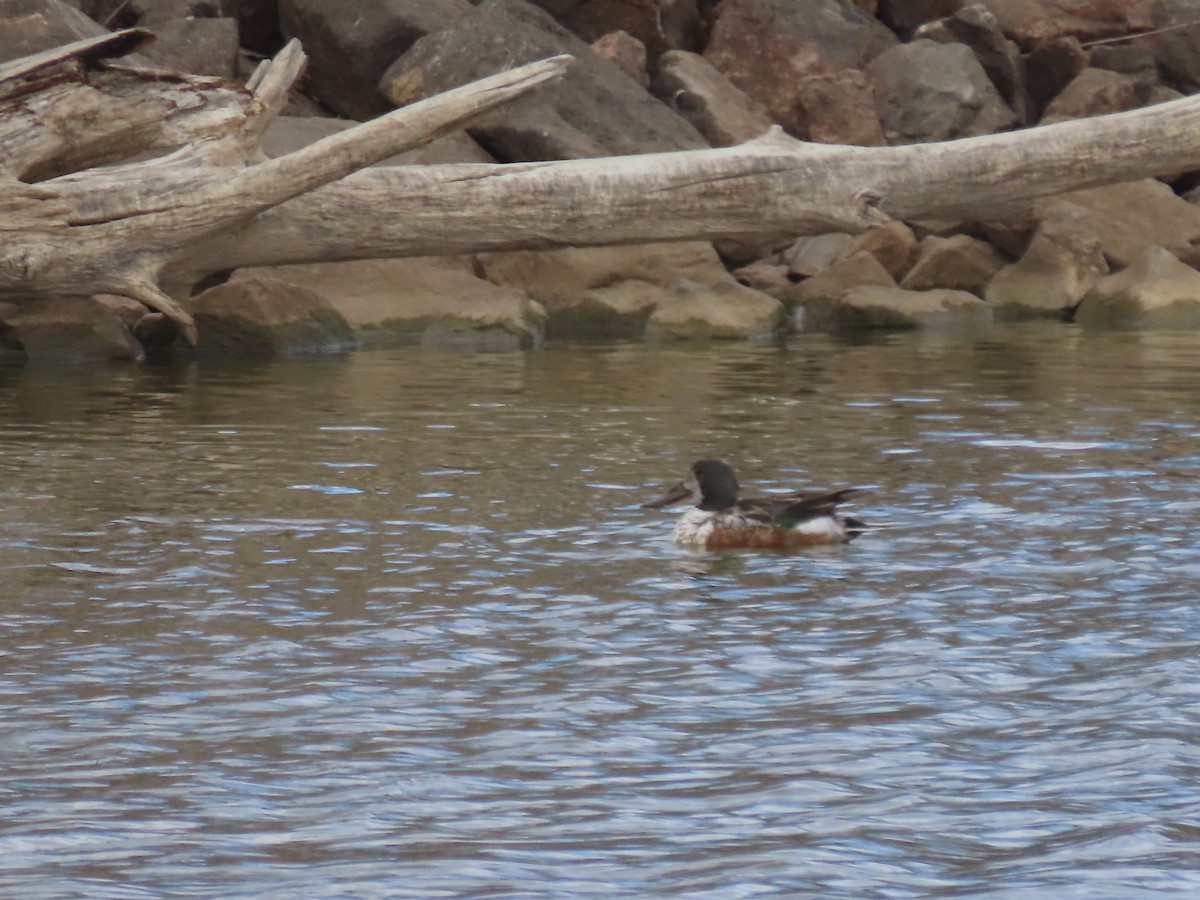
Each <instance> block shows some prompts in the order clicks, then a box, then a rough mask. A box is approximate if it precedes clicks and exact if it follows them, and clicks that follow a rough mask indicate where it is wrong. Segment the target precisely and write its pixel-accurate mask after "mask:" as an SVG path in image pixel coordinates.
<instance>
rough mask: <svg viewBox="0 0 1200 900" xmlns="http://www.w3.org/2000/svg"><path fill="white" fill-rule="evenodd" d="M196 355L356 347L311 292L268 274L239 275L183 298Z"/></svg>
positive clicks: (349, 334) (330, 309) (337, 317)
mask: <svg viewBox="0 0 1200 900" xmlns="http://www.w3.org/2000/svg"><path fill="white" fill-rule="evenodd" d="M187 306H188V311H189V312H191V314H192V315H193V317H195V319H196V328H197V329H198V331H199V332H200V343H199V345H198V346H197V347H196V348H195V352H197V353H201V354H222V355H223V354H236V355H255V356H290V355H296V354H308V353H337V352H344V351H346V350H352V349H354V348H355V347H357V346H358V339H357V338H356V337H355V336H354V332H353V331H352V330H351V328H350V325H349V324H348V323H347V322H346V320H345V318H344V317H343V316H342V314H341V313H339V312H338V311H337V310H336V309H334V308H333V306H332V305H330V303H329V301H328V300H326V299H325V297H324V296H323V295H321V294H319V293H317V292H316V291H314V290H312V289H310V288H307V287H302V286H299V285H295V284H288V283H287V282H286V281H283V280H280V279H278V278H274V277H271V276H267V275H261V274H253V275H242V276H239V277H237V278H234V279H231V280H230V281H228V282H226V283H225V284H221V285H217V286H216V287H213V288H209V289H208V290H207V291H204V292H203V293H201V294H197V295H196V296H195V297H192V298H191V300H189V301H188V304H187Z"/></svg>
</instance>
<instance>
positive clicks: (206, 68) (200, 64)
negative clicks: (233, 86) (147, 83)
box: [142, 19, 238, 78]
mask: <svg viewBox="0 0 1200 900" xmlns="http://www.w3.org/2000/svg"><path fill="white" fill-rule="evenodd" d="M153 30H154V33H155V35H157V37H158V40H156V41H154V42H152V43H150V44H148V45H147V46H146V47H145V48H144V49H143V50H142V53H143V54H144V55H145V56H146V57H147V58H149V59H150V60H152V61H154V62H156V63H158V64H159V65H160V66H162V67H163V68H166V69H172V70H175V71H179V72H190V73H192V74H193V75H217V76H220V77H221V78H233V77H234V74H235V73H236V72H237V63H238V24H237V19H171V20H169V21H166V22H160V23H157V24H155V25H154V26H153Z"/></svg>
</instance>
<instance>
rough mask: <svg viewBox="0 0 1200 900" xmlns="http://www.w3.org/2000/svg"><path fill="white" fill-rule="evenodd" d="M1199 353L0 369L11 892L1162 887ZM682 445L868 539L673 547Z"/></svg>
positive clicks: (1195, 728)
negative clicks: (745, 547) (857, 494)
mask: <svg viewBox="0 0 1200 900" xmlns="http://www.w3.org/2000/svg"><path fill="white" fill-rule="evenodd" d="M1196 349H1197V338H1196V337H1195V336H1194V335H1191V334H1123V335H1084V334H1082V333H1080V332H1078V331H1076V330H1074V329H1072V328H1069V327H1067V326H1059V327H1054V326H1040V327H1029V328H1009V329H998V330H996V331H994V332H992V333H990V334H988V335H987V336H985V337H979V338H976V339H966V338H945V337H938V336H936V335H922V334H901V335H891V336H886V337H879V338H876V339H872V340H864V341H861V342H843V341H836V340H832V339H830V338H827V337H822V336H811V337H802V338H798V339H795V340H793V341H791V342H790V343H789V344H788V345H787V346H777V345H754V344H712V345H702V346H694V345H664V346H650V345H641V344H605V345H587V344H562V345H558V344H552V345H550V346H548V347H546V348H544V349H542V350H538V351H532V352H525V353H517V352H512V353H509V352H493V353H486V352H479V353H471V352H461V351H451V350H436V349H423V348H415V347H414V348H407V349H399V350H393V351H373V352H364V353H359V354H356V355H352V356H347V357H336V358H326V359H305V360H281V361H275V362H263V363H238V364H234V363H218V362H211V363H210V362H204V363H199V364H187V365H178V366H144V367H132V366H128V367H113V368H106V367H98V368H91V369H85V370H77V371H72V370H60V369H50V368H38V367H32V366H31V367H28V368H25V369H12V370H0V476H2V477H0V510H2V514H0V584H2V585H3V587H2V588H0V669H2V671H3V678H2V679H0V796H2V797H3V798H4V816H3V818H2V819H0V894H2V895H4V896H21V897H43V896H44V897H51V896H53V897H83V896H86V897H119V898H142V897H159V896H173V897H176V896H178V897H214V896H263V897H276V896H277V897H283V896H305V897H334V896H337V897H342V896H361V897H377V896H396V897H432V896H456V897H457V896H478V897H483V896H488V897H495V896H520V897H563V896H587V895H592V896H630V897H645V896H653V895H680V894H682V895H697V896H711V897H737V896H750V895H772V894H778V895H789V896H796V895H806V894H807V895H815V896H821V897H870V896H887V897H924V896H972V897H1008V896H1012V897H1017V896H1029V895H1030V892H1046V893H1048V892H1051V891H1053V892H1055V893H1056V894H1057V895H1060V896H1080V897H1085V896H1086V897H1101V896H1112V897H1123V898H1128V897H1137V896H1150V895H1154V896H1163V895H1170V894H1176V895H1180V896H1190V895H1194V894H1195V892H1196V891H1198V890H1200V791H1198V790H1197V778H1198V775H1200V655H1198V654H1197V652H1196V647H1197V639H1196V635H1197V634H1200V589H1198V585H1200V536H1197V524H1198V523H1200V390H1198V387H1200V354H1197V352H1196ZM701 456H720V457H723V458H726V459H728V460H730V461H731V462H733V463H734V464H735V465H736V466H737V467H738V469H739V474H740V476H741V480H742V481H743V484H744V485H745V486H747V487H753V488H755V489H760V490H772V489H782V488H808V487H811V488H813V489H816V488H832V487H837V486H842V485H860V486H864V487H867V488H869V492H868V493H866V494H864V496H863V497H862V498H861V499H860V500H859V501H858V502H857V503H855V504H854V506H853V511H854V513H855V515H858V516H860V517H862V518H864V519H866V520H867V521H868V522H871V523H879V524H880V525H883V526H886V527H884V528H880V529H879V530H877V531H875V532H873V533H871V534H868V535H866V536H864V537H862V538H861V539H859V540H858V541H855V542H854V543H852V544H850V545H846V546H837V547H828V548H820V549H817V550H813V551H809V552H800V553H790V554H784V553H762V552H759V553H749V552H741V553H722V554H703V553H695V552H689V551H684V550H680V549H678V548H676V547H674V546H673V545H672V544H671V543H670V540H669V534H670V529H671V524H672V518H671V516H670V515H669V514H665V513H662V512H653V511H647V510H643V509H641V508H639V506H638V504H639V503H641V502H642V501H644V500H646V499H649V498H651V497H653V496H654V495H655V493H656V491H658V490H659V489H660V488H661V487H662V486H663V485H664V484H666V483H667V482H670V481H674V480H678V479H679V478H680V477H682V475H683V474H684V473H685V472H686V469H687V467H688V465H689V464H690V463H691V462H692V461H693V460H694V459H696V458H698V457H701Z"/></svg>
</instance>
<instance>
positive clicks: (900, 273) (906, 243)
mask: <svg viewBox="0 0 1200 900" xmlns="http://www.w3.org/2000/svg"><path fill="white" fill-rule="evenodd" d="M845 252H846V255H847V256H851V255H853V254H855V253H870V254H871V255H872V256H874V257H875V258H876V259H877V260H879V263H880V264H881V265H882V266H883V267H884V268H885V269H887V271H888V273H889V274H890V275H891V276H892V277H893V278H895V279H897V280H899V279H901V278H903V277H904V276H905V275H907V274H908V270H909V269H911V268H912V264H913V261H914V260H915V259H916V258H917V237H916V235H914V234H913V232H912V229H911V228H909V227H908V226H907V225H905V224H904V223H903V222H901V221H899V220H898V219H892V220H891V221H890V222H887V223H885V224H883V225H878V226H876V227H875V228H871V229H870V230H868V231H864V232H863V233H862V234H857V235H855V236H854V239H853V240H851V241H850V245H849V246H848V247H847V248H846V251H845Z"/></svg>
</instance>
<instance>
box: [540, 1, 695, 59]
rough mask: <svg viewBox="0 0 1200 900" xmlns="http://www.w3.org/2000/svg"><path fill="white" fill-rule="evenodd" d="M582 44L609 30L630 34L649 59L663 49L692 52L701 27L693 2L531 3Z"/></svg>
mask: <svg viewBox="0 0 1200 900" xmlns="http://www.w3.org/2000/svg"><path fill="white" fill-rule="evenodd" d="M535 2H536V3H537V5H538V6H540V7H542V9H544V10H546V12H548V13H550V15H552V16H554V18H555V19H557V20H558V22H559V23H560V24H561V25H563V27H565V28H567V29H568V30H569V31H571V32H572V33H573V34H575V35H578V36H579V37H580V38H582V39H583V40H585V41H594V40H596V39H597V38H599V37H601V36H602V35H604V34H607V33H608V32H610V31H614V30H617V29H619V30H621V31H625V32H628V33H629V34H631V35H633V36H634V37H635V38H637V39H638V40H639V41H641V42H642V43H643V44H644V45H645V46H646V48H647V50H648V51H649V53H650V56H651V57H652V58H657V57H658V56H659V54H661V53H664V52H665V51H667V50H695V49H697V48H698V46H699V43H700V35H701V31H702V26H701V22H700V12H699V9H698V7H697V2H696V0H535Z"/></svg>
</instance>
